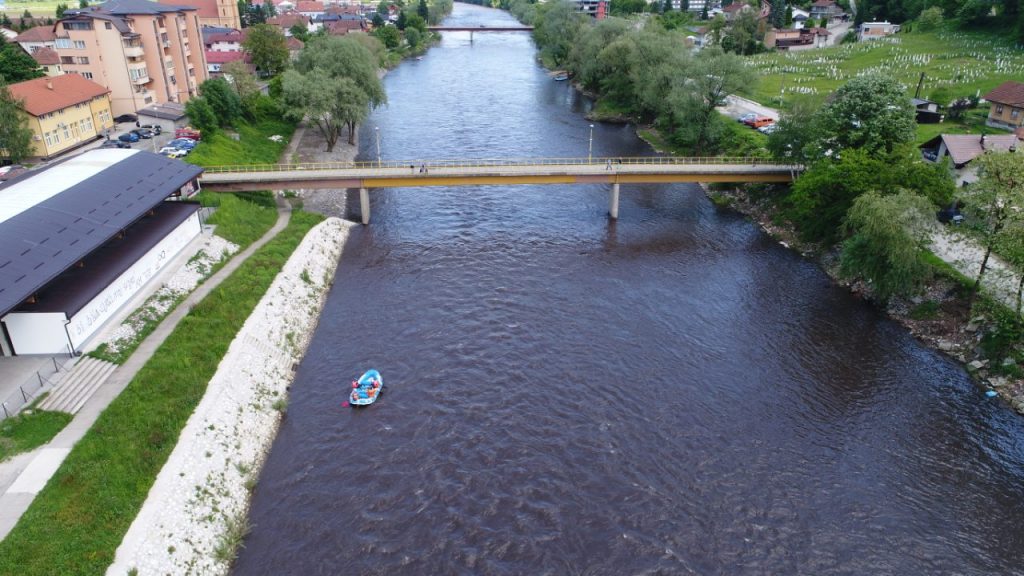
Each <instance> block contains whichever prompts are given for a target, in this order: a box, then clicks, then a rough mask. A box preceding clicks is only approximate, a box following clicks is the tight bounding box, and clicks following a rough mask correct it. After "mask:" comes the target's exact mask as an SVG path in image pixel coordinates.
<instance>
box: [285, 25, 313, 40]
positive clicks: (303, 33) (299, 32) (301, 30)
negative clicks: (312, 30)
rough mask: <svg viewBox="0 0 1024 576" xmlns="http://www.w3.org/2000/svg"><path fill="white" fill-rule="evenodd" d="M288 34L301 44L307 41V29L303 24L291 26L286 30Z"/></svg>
mask: <svg viewBox="0 0 1024 576" xmlns="http://www.w3.org/2000/svg"><path fill="white" fill-rule="evenodd" d="M288 33H289V34H291V35H292V36H294V37H295V38H298V39H299V40H302V41H303V42H307V41H308V40H309V28H308V27H307V26H306V23H305V22H297V23H295V24H292V27H291V28H289V29H288Z"/></svg>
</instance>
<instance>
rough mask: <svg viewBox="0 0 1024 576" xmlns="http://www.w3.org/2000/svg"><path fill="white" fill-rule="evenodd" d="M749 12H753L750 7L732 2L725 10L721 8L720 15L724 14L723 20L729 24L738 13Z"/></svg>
mask: <svg viewBox="0 0 1024 576" xmlns="http://www.w3.org/2000/svg"><path fill="white" fill-rule="evenodd" d="M751 10H753V8H751V7H750V4H744V3H743V2H733V3H732V4H729V5H728V6H726V7H725V8H722V13H723V14H725V19H726V20H727V21H730V22H731V21H732V20H733V19H735V18H736V16H737V15H738V14H739V13H740V12H749V11H751Z"/></svg>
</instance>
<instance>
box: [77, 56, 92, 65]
mask: <svg viewBox="0 0 1024 576" xmlns="http://www.w3.org/2000/svg"><path fill="white" fill-rule="evenodd" d="M88 63H89V57H88V56H75V64H88Z"/></svg>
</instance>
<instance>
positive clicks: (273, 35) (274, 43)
mask: <svg viewBox="0 0 1024 576" xmlns="http://www.w3.org/2000/svg"><path fill="white" fill-rule="evenodd" d="M242 50H244V51H245V52H247V53H248V54H249V56H250V57H251V58H252V63H253V65H254V66H255V67H256V69H257V70H259V71H260V73H261V74H263V75H264V76H273V75H275V74H278V73H280V72H281V71H282V70H284V68H285V66H287V64H288V44H287V40H286V39H285V37H284V34H283V33H282V32H281V30H280V29H278V28H277V26H271V25H269V24H256V25H255V26H252V27H251V28H250V29H249V33H248V35H246V37H245V40H243V41H242Z"/></svg>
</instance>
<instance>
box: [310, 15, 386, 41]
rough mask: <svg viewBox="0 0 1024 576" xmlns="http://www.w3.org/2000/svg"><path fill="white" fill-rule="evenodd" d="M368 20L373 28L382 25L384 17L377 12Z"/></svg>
mask: <svg viewBox="0 0 1024 576" xmlns="http://www.w3.org/2000/svg"><path fill="white" fill-rule="evenodd" d="M370 22H371V23H373V27H374V28H380V27H381V26H383V25H384V18H382V17H381V15H380V13H379V12H377V13H375V14H374V15H373V19H372V20H370ZM293 35H294V34H293Z"/></svg>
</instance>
